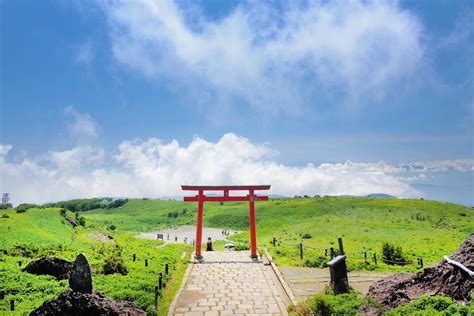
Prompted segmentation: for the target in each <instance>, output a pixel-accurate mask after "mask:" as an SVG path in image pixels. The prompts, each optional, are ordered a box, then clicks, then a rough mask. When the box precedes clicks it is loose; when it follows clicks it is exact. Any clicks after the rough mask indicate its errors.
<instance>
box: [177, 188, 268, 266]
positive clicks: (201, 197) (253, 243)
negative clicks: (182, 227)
mask: <svg viewBox="0 0 474 316" xmlns="http://www.w3.org/2000/svg"><path fill="white" fill-rule="evenodd" d="M181 188H182V189H183V191H197V192H198V194H197V195H196V196H186V197H184V202H198V212H197V224H196V253H195V256H196V258H197V259H201V258H202V255H201V244H202V215H203V212H204V202H205V201H207V202H243V201H248V202H249V215H250V216H249V217H250V223H249V224H250V255H251V257H252V258H257V257H258V255H257V228H256V220H255V201H268V196H257V195H255V191H258V190H270V186H269V185H234V186H191V185H182V186H181ZM205 191H223V195H222V196H206V195H205V194H204V192H205ZM229 191H248V192H249V194H248V195H247V196H230V195H229Z"/></svg>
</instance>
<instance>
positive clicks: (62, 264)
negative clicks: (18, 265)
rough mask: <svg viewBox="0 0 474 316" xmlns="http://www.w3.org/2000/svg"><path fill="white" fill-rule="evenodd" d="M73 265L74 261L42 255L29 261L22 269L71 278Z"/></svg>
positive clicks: (61, 278)
mask: <svg viewBox="0 0 474 316" xmlns="http://www.w3.org/2000/svg"><path fill="white" fill-rule="evenodd" d="M73 265H74V264H73V263H72V262H69V261H66V260H63V259H59V258H55V257H42V258H39V259H38V260H35V261H32V262H30V263H28V265H27V266H26V267H25V268H23V269H22V270H21V271H23V272H27V273H31V274H39V275H52V276H54V277H55V278H56V279H58V280H63V279H67V278H69V274H70V273H71V271H72V267H73Z"/></svg>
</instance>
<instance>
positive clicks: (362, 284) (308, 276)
mask: <svg viewBox="0 0 474 316" xmlns="http://www.w3.org/2000/svg"><path fill="white" fill-rule="evenodd" d="M278 269H279V270H280V271H281V273H282V274H283V278H284V279H285V281H286V282H287V283H288V285H289V286H290V288H291V292H293V294H294V295H295V297H296V299H297V300H302V299H306V298H307V297H308V296H310V295H313V294H318V293H322V292H323V291H324V288H325V287H326V285H328V284H329V282H330V275H329V268H327V269H316V268H298V267H279V268H278ZM392 274H393V273H389V272H388V273H383V272H361V271H354V272H349V273H348V278H349V285H350V286H352V287H353V288H354V289H355V290H357V291H359V292H361V293H362V294H366V293H367V292H368V290H369V286H370V285H372V283H374V282H376V281H378V280H380V279H382V278H384V277H386V276H389V275H392Z"/></svg>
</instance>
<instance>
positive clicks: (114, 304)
mask: <svg viewBox="0 0 474 316" xmlns="http://www.w3.org/2000/svg"><path fill="white" fill-rule="evenodd" d="M30 315H73V316H76V315H77V316H79V315H110V316H115V315H117V316H118V315H146V313H145V311H143V310H142V309H141V308H140V307H138V306H137V305H135V304H133V303H131V302H127V301H116V300H113V299H111V298H108V297H106V296H105V295H104V294H102V293H100V292H94V293H91V294H88V293H80V292H74V291H72V290H69V291H67V292H64V293H62V294H61V295H59V297H58V298H56V299H54V300H50V301H46V302H44V303H43V304H42V305H41V306H40V307H38V308H37V309H35V310H34V311H32V312H31V313H30Z"/></svg>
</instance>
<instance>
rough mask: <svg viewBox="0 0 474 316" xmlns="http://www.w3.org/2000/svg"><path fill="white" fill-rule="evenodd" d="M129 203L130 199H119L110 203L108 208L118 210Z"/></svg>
mask: <svg viewBox="0 0 474 316" xmlns="http://www.w3.org/2000/svg"><path fill="white" fill-rule="evenodd" d="M127 202H128V199H117V200H115V201H113V202H112V203H110V204H109V205H108V206H107V208H117V207H120V206H122V205H124V204H125V203H127Z"/></svg>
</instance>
